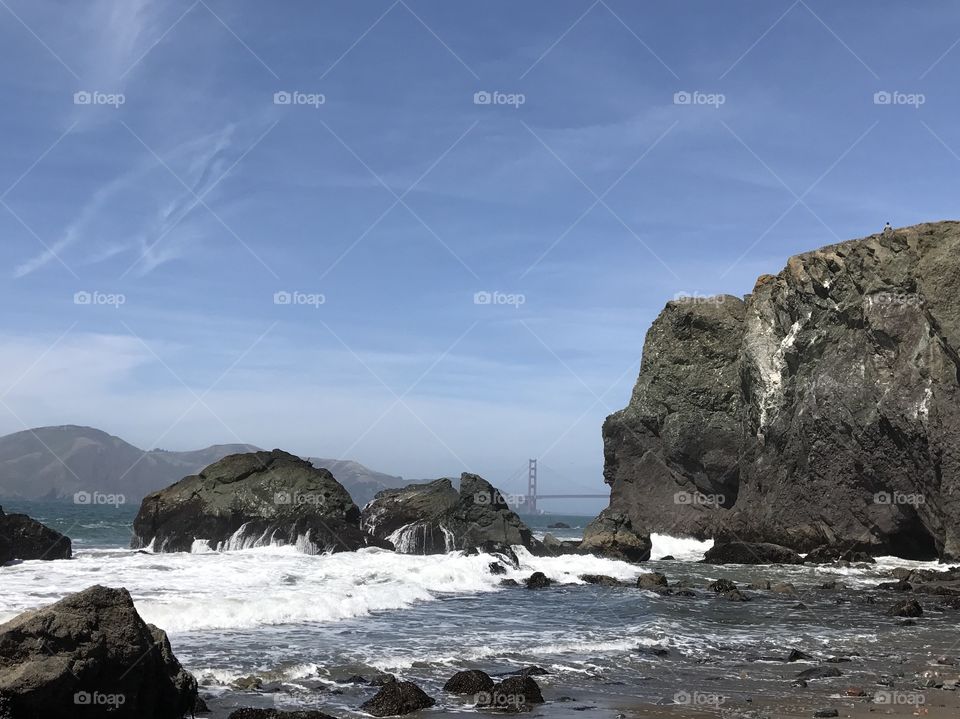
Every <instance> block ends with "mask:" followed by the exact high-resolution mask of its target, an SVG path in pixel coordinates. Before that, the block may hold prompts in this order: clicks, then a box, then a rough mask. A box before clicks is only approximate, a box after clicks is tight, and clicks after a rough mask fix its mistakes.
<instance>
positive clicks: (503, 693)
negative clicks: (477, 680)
mask: <svg viewBox="0 0 960 719" xmlns="http://www.w3.org/2000/svg"><path fill="white" fill-rule="evenodd" d="M543 703H544V699H543V694H542V693H541V691H540V685H539V684H537V682H536V681H534V680H533V679H532V678H531V677H530V675H529V674H522V675H520V676H513V677H509V678H507V679H504V680H503V681H502V682H500V683H499V684H497V685H496V686H495V687H494V688H493V690H492V691H490V692H488V693H485V694H481V695H480V696H478V697H477V707H478V708H480V709H495V710H497V711H503V712H527V711H530V710H531V709H532V708H533V705H534V704H543Z"/></svg>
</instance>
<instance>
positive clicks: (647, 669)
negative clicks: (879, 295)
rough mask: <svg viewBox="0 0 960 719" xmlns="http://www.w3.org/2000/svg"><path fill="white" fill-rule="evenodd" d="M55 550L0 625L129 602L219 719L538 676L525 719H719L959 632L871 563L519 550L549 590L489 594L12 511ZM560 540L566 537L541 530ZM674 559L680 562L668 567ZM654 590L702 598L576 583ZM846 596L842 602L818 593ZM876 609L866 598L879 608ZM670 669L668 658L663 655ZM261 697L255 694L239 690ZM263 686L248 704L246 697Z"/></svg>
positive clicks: (445, 709)
mask: <svg viewBox="0 0 960 719" xmlns="http://www.w3.org/2000/svg"><path fill="white" fill-rule="evenodd" d="M4 510H5V511H6V512H8V513H11V512H25V513H27V514H30V515H31V516H33V517H35V518H36V519H38V520H40V521H42V522H44V523H45V524H48V525H49V526H52V527H55V528H57V529H59V530H60V531H63V532H65V533H66V534H68V536H70V537H71V538H72V539H73V541H74V555H75V558H74V559H73V560H71V561H54V562H23V563H21V564H17V565H12V566H7V567H3V568H0V621H6V620H8V619H10V618H12V617H13V616H15V615H16V614H18V613H20V612H22V611H24V610H27V609H30V608H34V607H38V606H41V605H45V604H48V603H50V602H53V601H56V600H57V599H60V598H62V597H63V596H65V595H66V594H68V593H71V592H74V591H77V590H80V589H83V588H85V587H88V586H90V585H93V584H104V585H107V586H123V587H126V588H127V589H128V590H129V591H130V593H131V595H132V596H133V598H134V601H135V603H136V606H137V609H138V611H139V612H140V614H141V615H142V616H143V618H144V619H145V620H146V621H148V622H150V623H153V624H156V625H157V626H159V627H161V628H163V629H165V630H166V631H167V633H168V635H169V637H170V641H171V643H172V645H173V649H174V652H175V653H176V655H177V657H178V658H179V659H180V661H181V662H182V663H183V664H184V666H185V667H186V668H187V669H188V670H189V671H191V672H192V673H193V674H194V675H195V676H196V677H197V679H198V681H199V682H200V685H201V695H202V696H204V697H205V698H206V699H207V702H208V704H209V705H210V707H211V709H212V710H213V712H214V713H213V714H212V716H213V717H215V718H216V719H220V718H221V717H224V718H225V717H226V716H227V715H228V714H229V712H230V711H231V710H232V709H234V708H236V707H240V706H254V707H277V708H282V709H291V710H292V709H296V708H306V707H313V708H317V709H321V710H323V711H327V712H329V713H332V714H334V715H336V716H342V717H353V716H363V715H362V714H361V713H360V712H359V711H358V707H359V705H360V704H361V703H362V702H363V701H365V700H366V699H368V698H369V697H370V696H372V695H373V694H374V693H375V692H376V688H375V687H370V686H367V685H364V684H357V683H350V682H348V681H347V680H348V679H349V678H350V677H352V676H355V675H365V676H368V677H369V676H371V675H374V674H378V673H381V672H387V673H391V674H394V675H396V676H397V677H398V678H402V679H409V680H412V681H415V682H417V683H418V684H419V685H420V686H421V687H423V688H424V689H425V690H426V691H427V693H428V694H430V695H431V696H433V697H436V698H437V699H438V700H439V703H438V706H437V708H435V709H433V710H430V712H429V714H430V715H432V716H448V715H450V716H452V715H459V714H462V713H467V712H473V710H472V709H471V707H470V705H469V702H468V701H466V700H463V701H462V700H460V699H459V698H456V697H449V696H445V695H444V693H443V692H442V686H443V684H444V682H445V681H446V680H447V679H448V678H449V677H450V676H451V675H452V674H453V673H454V672H456V671H458V670H460V669H468V668H469V669H474V668H475V669H482V670H484V671H487V672H488V673H491V674H495V673H500V672H510V671H515V670H517V669H520V668H523V667H527V666H531V665H536V666H538V667H541V668H542V669H544V670H546V671H547V672H548V673H547V674H545V675H543V676H538V677H537V681H538V682H540V684H541V686H542V687H543V690H544V695H545V697H546V699H547V701H548V704H546V705H544V706H543V707H541V708H539V709H537V710H535V711H534V712H533V715H534V716H538V715H542V716H548V715H549V716H550V717H582V716H584V715H585V713H586V715H587V716H597V717H611V718H613V717H616V716H618V715H619V714H622V713H624V712H626V715H629V713H630V707H632V706H636V705H638V704H663V705H675V704H678V703H680V704H683V703H686V704H688V705H690V708H691V710H698V711H699V710H704V711H713V710H719V709H720V708H721V707H722V706H724V705H732V704H736V703H743V702H746V701H747V699H758V698H764V699H770V700H776V699H783V698H786V697H788V696H790V695H791V694H792V693H794V692H795V691H796V689H795V688H794V687H793V686H792V683H793V679H794V677H795V675H796V674H797V673H798V672H799V671H800V670H802V669H805V668H809V667H810V666H813V665H812V664H810V663H805V662H792V663H786V662H784V661H781V660H780V658H781V657H782V655H784V654H785V653H786V652H787V651H789V650H790V649H792V648H795V649H799V650H801V651H804V652H806V653H808V654H810V655H813V656H815V657H817V658H818V659H831V660H834V661H832V663H833V664H834V665H835V666H838V667H841V668H842V671H843V675H844V679H843V681H844V682H845V683H847V684H851V685H870V686H874V684H875V681H876V678H877V676H879V675H881V674H883V673H884V672H887V671H888V667H889V666H890V664H891V661H893V660H894V659H895V660H896V663H899V664H901V665H903V666H908V665H910V664H911V663H921V664H922V663H923V662H929V660H930V657H931V656H938V655H939V654H946V653H948V652H949V650H950V648H951V647H952V646H953V644H954V643H955V640H954V638H953V633H954V631H955V630H954V622H953V620H952V619H951V618H950V615H949V614H948V613H945V612H940V613H938V612H937V611H936V610H935V609H933V610H931V611H928V612H927V613H926V614H925V616H924V620H923V622H920V623H917V624H916V625H914V626H903V625H902V620H899V619H896V618H892V617H887V616H885V614H884V613H883V609H884V608H885V607H886V605H887V604H889V603H891V602H892V601H894V600H895V599H897V598H898V597H896V596H890V594H891V593H887V594H885V595H884V594H880V595H876V594H875V593H872V592H865V591H863V590H864V589H865V588H869V587H870V586H871V585H873V584H875V583H876V582H877V581H879V580H880V578H881V573H882V572H883V571H884V570H887V569H890V568H893V567H895V566H911V567H914V566H917V567H920V566H927V567H935V566H936V565H935V564H933V563H920V562H906V561H903V560H898V559H894V558H881V559H880V561H879V562H878V564H877V565H875V566H873V567H871V568H868V569H857V568H840V567H822V568H814V567H809V566H796V567H742V566H738V567H733V566H731V567H715V566H710V565H705V564H700V563H698V560H699V559H701V558H702V556H703V553H704V551H706V549H707V548H708V547H709V546H710V543H709V542H697V541H695V540H689V539H676V538H671V537H665V536H659V535H654V538H653V539H654V550H653V559H652V561H650V562H649V563H646V564H644V565H642V566H641V565H631V564H627V563H624V562H618V561H613V560H606V559H599V558H594V557H574V556H563V557H556V558H541V557H533V556H531V555H530V554H529V553H527V552H525V551H523V550H522V549H521V550H520V551H518V554H519V556H520V559H521V568H520V569H519V570H513V569H508V572H507V574H506V575H504V576H505V577H506V578H513V579H516V580H518V581H521V582H522V580H523V579H524V578H525V577H527V576H529V575H530V574H531V573H532V572H533V571H542V572H544V573H545V574H546V575H547V576H548V577H550V578H551V579H553V580H554V581H555V582H556V583H557V584H556V585H555V586H553V587H550V588H548V589H543V590H539V591H530V590H527V589H525V588H506V587H501V586H500V580H501V579H502V578H503V577H500V576H494V575H492V574H490V573H489V571H488V570H487V565H488V564H489V562H490V561H491V558H490V557H488V556H464V555H462V554H461V553H451V554H447V555H442V556H428V557H421V556H404V555H396V554H393V553H391V552H385V551H382V550H377V549H367V550H362V551H359V552H356V553H342V554H335V555H327V556H310V555H305V554H300V553H297V552H296V551H295V550H294V549H293V548H290V547H267V548H259V549H248V550H243V551H232V552H224V553H215V552H207V553H203V554H150V553H143V552H135V551H132V550H130V549H128V548H127V544H128V542H129V539H130V524H131V521H132V519H133V516H134V514H135V511H136V508H135V507H129V506H121V507H118V508H114V507H109V506H107V507H104V506H83V505H72V504H58V503H44V502H7V503H5V504H4ZM525 520H526V521H527V522H528V524H529V525H530V526H531V528H532V529H534V531H535V532H536V533H537V534H538V535H540V536H542V534H543V533H544V532H546V531H551V532H553V533H554V534H555V536H558V537H560V538H575V537H578V536H580V533H581V532H582V530H583V527H584V526H585V524H586V522H587V521H589V518H587V517H571V516H559V515H542V516H537V517H525ZM555 522H565V523H566V524H569V525H570V529H563V530H548V529H547V525H548V524H551V523H555ZM667 555H672V556H673V557H674V558H675V559H672V560H663V559H661V558H662V557H664V556H667ZM648 571H659V572H663V573H664V574H666V575H667V577H668V578H669V580H670V582H671V584H672V583H674V582H676V581H678V580H679V581H685V582H688V583H689V585H690V586H692V587H694V589H695V591H696V593H697V596H696V597H678V596H660V595H657V594H653V593H650V592H645V591H642V590H638V589H636V588H635V587H603V586H594V585H587V584H584V583H583V582H582V581H581V580H580V579H579V576H580V575H582V574H605V575H610V576H613V577H616V578H618V579H621V580H626V581H633V580H634V579H635V578H636V577H637V576H638V575H639V574H640V573H641V572H648ZM721 577H726V578H729V579H732V580H733V581H735V582H737V583H738V584H745V583H749V582H751V581H759V580H770V581H773V582H777V581H788V582H791V583H792V584H793V585H794V586H795V587H796V588H797V591H798V595H799V596H788V595H774V594H771V593H770V592H748V593H749V594H751V596H752V597H753V601H750V602H745V603H738V602H727V601H723V600H720V599H717V598H716V597H715V596H714V595H713V592H711V591H709V590H707V589H706V584H707V583H708V582H710V581H713V580H715V579H718V578H721ZM831 580H835V581H838V582H839V583H840V584H841V585H843V586H844V587H846V588H847V589H846V591H837V590H832V589H822V588H821V585H823V584H824V583H826V582H829V581H831ZM870 598H874V599H873V601H871V600H870ZM661 650H665V651H661ZM249 677H254V678H255V679H254V686H255V687H256V688H245V689H240V688H238V686H239V685H240V684H243V683H246V682H244V681H243V680H244V679H246V678H249ZM256 682H259V686H256Z"/></svg>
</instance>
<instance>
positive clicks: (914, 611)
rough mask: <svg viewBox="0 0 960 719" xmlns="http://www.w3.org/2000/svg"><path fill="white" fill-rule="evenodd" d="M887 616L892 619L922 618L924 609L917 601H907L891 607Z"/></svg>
mask: <svg viewBox="0 0 960 719" xmlns="http://www.w3.org/2000/svg"><path fill="white" fill-rule="evenodd" d="M887 614H889V615H890V616H891V617H921V616H923V607H921V606H920V602H918V601H917V600H916V599H906V600H904V601H902V602H897V603H896V604H894V605H893V606H892V607H890V609H888V610H887Z"/></svg>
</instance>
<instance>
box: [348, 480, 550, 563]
mask: <svg viewBox="0 0 960 719" xmlns="http://www.w3.org/2000/svg"><path fill="white" fill-rule="evenodd" d="M362 522H363V528H364V530H366V531H367V532H369V533H370V534H372V535H373V536H375V537H377V538H379V539H381V540H387V541H389V542H391V543H392V544H393V545H394V546H395V547H396V550H397V551H398V552H401V553H403V554H443V553H445V552H451V551H455V550H467V549H475V548H483V547H485V546H503V547H510V546H511V545H516V544H519V545H522V546H524V547H526V548H527V549H528V550H531V551H537V552H538V553H539V551H540V543H539V542H538V541H537V540H536V539H534V537H533V533H532V532H531V531H530V529H529V527H527V525H526V524H524V523H523V521H522V520H521V519H520V517H518V516H517V515H516V513H515V512H513V510H511V509H510V507H509V506H508V505H507V502H506V500H505V499H504V497H503V495H501V493H500V491H499V490H498V489H497V488H496V487H494V486H493V485H491V484H490V483H489V482H487V481H486V480H485V479H483V478H482V477H478V476H477V475H475V474H466V473H464V474H462V475H461V476H460V490H459V491H457V490H455V489H454V488H453V483H452V482H451V481H450V480H449V479H438V480H436V481H433V482H428V483H427V484H411V485H408V486H406V487H403V488H401V489H386V490H384V491H382V492H379V493H378V494H377V496H376V497H374V499H373V501H372V502H370V503H369V504H368V505H367V506H366V507H364V508H363V520H362Z"/></svg>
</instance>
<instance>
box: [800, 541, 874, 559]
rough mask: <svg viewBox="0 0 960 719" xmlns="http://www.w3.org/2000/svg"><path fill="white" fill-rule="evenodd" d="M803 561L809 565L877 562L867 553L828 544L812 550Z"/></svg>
mask: <svg viewBox="0 0 960 719" xmlns="http://www.w3.org/2000/svg"><path fill="white" fill-rule="evenodd" d="M803 561H804V562H806V563H807V564H830V563H831V562H863V563H865V564H876V562H877V560H876V559H874V558H873V557H872V556H870V555H869V554H868V553H867V552H863V551H858V550H855V549H850V548H848V547H835V546H830V545H827V544H824V545H822V546H820V547H815V548H814V549H812V550H810V552H808V553H807V556H805V557H804V558H803Z"/></svg>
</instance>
